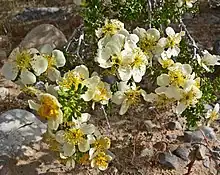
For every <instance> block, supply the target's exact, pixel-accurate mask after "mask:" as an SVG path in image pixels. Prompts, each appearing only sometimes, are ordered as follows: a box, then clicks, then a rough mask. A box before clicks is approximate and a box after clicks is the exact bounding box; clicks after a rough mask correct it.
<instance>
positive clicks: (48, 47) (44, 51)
mask: <svg viewBox="0 0 220 175" xmlns="http://www.w3.org/2000/svg"><path fill="white" fill-rule="evenodd" d="M39 51H40V53H42V54H46V55H51V53H52V51H53V47H52V46H51V45H50V44H44V45H43V46H41V47H40V49H39Z"/></svg>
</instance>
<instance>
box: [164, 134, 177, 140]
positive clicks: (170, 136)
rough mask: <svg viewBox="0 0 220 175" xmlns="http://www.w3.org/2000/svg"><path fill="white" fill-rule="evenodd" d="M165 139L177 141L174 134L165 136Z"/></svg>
mask: <svg viewBox="0 0 220 175" xmlns="http://www.w3.org/2000/svg"><path fill="white" fill-rule="evenodd" d="M166 138H167V139H169V140H176V139H177V135H176V134H169V135H167V136H166Z"/></svg>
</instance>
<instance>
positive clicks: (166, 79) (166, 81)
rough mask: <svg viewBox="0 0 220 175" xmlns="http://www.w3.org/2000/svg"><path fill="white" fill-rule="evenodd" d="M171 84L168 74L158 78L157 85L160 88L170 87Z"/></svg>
mask: <svg viewBox="0 0 220 175" xmlns="http://www.w3.org/2000/svg"><path fill="white" fill-rule="evenodd" d="M169 83H170V77H169V75H167V74H161V75H160V76H159V77H157V85H158V86H168V85H169Z"/></svg>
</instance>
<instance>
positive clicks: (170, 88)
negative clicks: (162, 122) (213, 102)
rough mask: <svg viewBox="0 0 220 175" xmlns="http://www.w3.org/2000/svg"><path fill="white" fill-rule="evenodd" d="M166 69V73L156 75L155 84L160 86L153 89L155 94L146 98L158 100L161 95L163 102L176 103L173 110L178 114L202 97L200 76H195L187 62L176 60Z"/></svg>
mask: <svg viewBox="0 0 220 175" xmlns="http://www.w3.org/2000/svg"><path fill="white" fill-rule="evenodd" d="M167 70H168V73H167V74H161V75H160V76H159V77H157V85H158V86H160V87H158V88H157V89H156V90H155V92H156V94H154V95H153V94H150V96H148V97H147V98H148V101H159V102H160V100H161V96H162V97H163V98H162V99H163V102H169V103H176V105H177V106H176V108H175V112H176V113H177V114H178V115H179V114H181V113H182V112H183V111H184V110H185V109H186V108H187V107H189V106H193V105H195V104H196V103H197V102H198V99H200V98H201V97H202V92H201V91H200V89H199V87H200V78H199V77H197V78H195V73H192V68H191V66H190V65H189V64H181V63H178V62H177V63H174V64H173V65H172V66H170V67H168V68H167Z"/></svg>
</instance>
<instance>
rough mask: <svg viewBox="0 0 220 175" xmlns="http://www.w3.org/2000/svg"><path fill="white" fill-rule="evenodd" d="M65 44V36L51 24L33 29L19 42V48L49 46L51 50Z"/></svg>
mask: <svg viewBox="0 0 220 175" xmlns="http://www.w3.org/2000/svg"><path fill="white" fill-rule="evenodd" d="M66 42H67V39H66V37H65V35H64V34H63V33H62V32H61V31H60V30H59V29H58V28H56V27H55V26H54V25H52V24H41V25H39V26H37V27H35V28H33V29H32V30H31V31H30V32H29V33H28V34H27V35H26V36H25V38H24V39H23V40H22V41H21V43H20V45H19V47H21V48H26V49H28V48H32V47H34V48H39V47H41V46H42V45H44V44H50V45H51V46H52V47H53V48H57V47H58V48H59V47H62V46H63V45H64V44H65V43H66Z"/></svg>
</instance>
